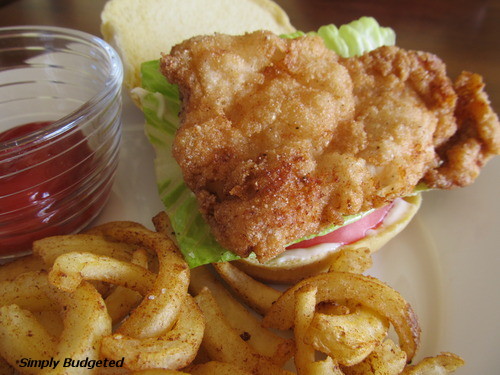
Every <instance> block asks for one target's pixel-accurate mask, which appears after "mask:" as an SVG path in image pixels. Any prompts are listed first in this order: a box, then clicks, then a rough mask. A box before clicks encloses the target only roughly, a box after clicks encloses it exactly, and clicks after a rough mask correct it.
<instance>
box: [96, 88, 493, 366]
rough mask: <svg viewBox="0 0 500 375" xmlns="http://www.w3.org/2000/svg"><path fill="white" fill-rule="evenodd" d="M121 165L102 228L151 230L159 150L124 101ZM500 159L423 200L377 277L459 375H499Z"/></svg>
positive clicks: (157, 206) (383, 255)
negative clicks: (114, 224) (130, 225)
mask: <svg viewBox="0 0 500 375" xmlns="http://www.w3.org/2000/svg"><path fill="white" fill-rule="evenodd" d="M124 102H125V105H124V114H123V122H124V124H123V125H124V129H123V144H122V151H121V161H120V165H119V168H118V172H117V177H116V183H115V185H114V188H113V192H112V196H111V199H110V201H109V203H108V204H107V206H106V207H105V209H104V211H103V213H102V214H101V215H100V217H99V219H98V222H99V223H100V222H106V221H110V220H133V221H137V222H140V223H142V224H144V225H146V226H147V227H149V228H152V224H151V218H152V217H153V216H154V215H155V214H156V213H157V212H159V211H160V210H161V209H162V204H161V202H160V200H159V198H158V195H157V191H156V183H155V177H154V170H153V158H154V154H153V150H152V148H151V146H150V145H149V143H148V141H147V139H146V137H145V135H144V130H143V117H142V113H141V112H140V111H139V110H138V109H137V108H136V107H135V106H134V105H133V104H132V103H131V101H130V99H128V97H127V96H125V97H124ZM499 185H500V158H498V159H497V160H493V161H491V162H490V163H489V164H488V165H487V166H486V168H485V169H484V170H483V172H482V174H481V176H480V177H479V179H478V180H477V182H476V183H475V184H474V185H472V186H470V187H467V188H463V189H456V190H452V191H446V192H428V193H425V194H424V201H423V206H422V208H421V210H420V212H419V213H418V214H417V217H416V218H415V219H414V220H413V221H412V222H411V223H410V225H409V226H408V228H407V229H406V230H405V231H404V232H403V233H401V234H400V235H399V236H398V237H396V238H395V239H393V240H392V241H391V242H390V243H389V244H388V245H386V246H385V247H384V248H383V249H382V250H381V251H379V252H378V253H377V254H376V255H375V265H374V267H373V269H372V270H371V272H370V273H371V274H373V275H375V276H377V277H378V278H380V279H381V280H383V281H385V282H387V283H388V284H389V285H391V286H392V287H394V288H395V289H396V290H398V291H399V292H400V293H401V294H402V295H403V296H404V297H405V298H406V299H407V300H408V301H409V302H410V303H411V304H412V306H413V307H414V309H415V311H416V313H417V315H418V317H419V319H420V323H421V327H422V345H421V349H420V351H419V354H418V357H417V359H420V358H423V357H425V356H432V355H435V354H438V353H439V352H441V351H449V352H453V353H456V354H458V355H460V356H462V357H463V358H464V359H465V360H466V366H465V367H464V368H462V369H461V370H459V371H458V372H457V374H493V373H495V371H494V370H496V369H497V367H498V366H497V362H498V359H497V357H498V355H497V351H498V348H499V347H500V323H499V318H498V310H499V309H500V302H499V300H498V299H497V298H498V286H499V282H498V281H499V277H498V275H499V274H500V256H499V254H498V252H497V250H498V248H499V245H498V244H499V242H500V241H499V240H500V235H499V233H500V225H499V224H500V199H498V198H499V194H498V191H499Z"/></svg>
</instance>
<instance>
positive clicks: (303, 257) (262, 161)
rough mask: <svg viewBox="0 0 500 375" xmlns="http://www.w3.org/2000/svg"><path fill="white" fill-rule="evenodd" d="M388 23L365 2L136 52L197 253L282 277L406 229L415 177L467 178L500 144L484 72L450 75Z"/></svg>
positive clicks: (178, 211) (138, 93)
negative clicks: (343, 12) (142, 55)
mask: <svg viewBox="0 0 500 375" xmlns="http://www.w3.org/2000/svg"><path fill="white" fill-rule="evenodd" d="M346 30H347V31H346ZM346 32H348V33H350V35H351V36H352V35H355V36H356V37H355V38H346V37H345V33H346ZM394 39H395V38H394V33H393V31H392V30H390V29H388V28H382V27H380V26H379V25H378V24H377V23H376V21H375V20H373V19H371V18H366V17H365V18H362V19H360V20H358V21H355V22H353V23H351V24H350V25H347V26H344V27H343V28H341V29H337V28H336V27H335V26H333V25H330V26H327V27H324V28H321V29H320V30H318V32H315V33H309V34H303V33H300V32H295V33H292V34H288V35H286V36H283V35H282V36H278V35H276V34H274V33H272V32H270V31H262V30H259V31H254V32H249V33H245V34H241V35H229V34H223V33H217V34H210V35H202V36H195V37H192V38H188V39H187V40H185V41H182V42H181V43H179V44H177V45H175V46H174V47H173V48H172V49H171V50H170V51H164V53H163V54H162V57H161V58H160V60H155V61H151V62H147V63H144V64H143V65H142V73H143V74H142V88H140V89H136V90H134V95H135V97H136V100H137V101H138V102H139V103H140V105H141V107H142V109H143V111H144V113H145V115H146V118H147V122H148V124H147V133H148V136H149V139H150V141H151V143H152V144H153V145H154V147H155V150H156V153H157V160H156V167H157V174H158V182H159V191H160V195H161V197H162V199H163V202H164V204H165V207H166V211H167V213H168V214H169V216H170V220H171V222H172V227H173V230H174V231H175V233H176V236H177V240H178V242H179V246H180V248H181V251H183V253H184V256H185V257H186V260H187V261H188V263H190V264H191V265H192V266H197V265H200V264H204V263H211V262H220V261H226V260H233V259H240V260H239V261H238V262H239V266H240V267H242V268H244V269H245V270H246V271H247V272H248V273H250V274H252V275H254V276H256V277H259V278H261V279H264V280H268V281H277V282H290V281H295V280H297V279H300V278H303V277H306V276H309V275H311V274H314V273H318V272H321V271H324V270H327V269H328V267H329V265H330V264H331V262H332V260H333V259H335V256H336V254H338V251H339V249H345V248H346V247H347V248H359V247H367V248H369V249H370V251H375V250H377V249H378V248H379V247H380V246H382V245H383V244H385V243H386V242H387V241H388V240H389V239H390V238H392V237H394V236H395V235H396V234H397V233H399V232H400V231H401V230H402V229H403V228H404V227H405V226H406V225H407V224H408V222H409V221H410V220H411V218H412V217H413V216H414V215H415V213H416V211H417V210H418V207H419V205H420V200H421V194H420V193H421V191H422V190H429V189H450V188H454V187H461V186H466V185H468V184H470V183H472V182H473V181H474V179H475V178H476V177H477V176H478V174H479V171H480V169H481V167H482V166H483V165H484V164H485V163H486V162H487V161H488V160H489V159H490V158H491V157H492V156H493V155H496V154H499V153H500V125H499V122H498V118H497V115H496V114H495V113H494V111H493V110H492V108H491V106H490V104H489V101H488V97H487V95H486V93H485V92H484V89H483V88H484V84H483V82H482V79H481V77H480V76H479V75H477V74H474V73H469V72H464V73H462V74H461V75H460V76H459V77H458V78H457V79H455V80H451V79H450V78H449V77H448V76H447V74H446V67H445V64H444V63H443V62H442V61H441V60H440V59H439V58H438V57H437V56H435V55H433V54H430V53H425V52H419V51H408V50H404V49H402V48H400V47H396V46H395V45H394ZM178 114H179V116H178Z"/></svg>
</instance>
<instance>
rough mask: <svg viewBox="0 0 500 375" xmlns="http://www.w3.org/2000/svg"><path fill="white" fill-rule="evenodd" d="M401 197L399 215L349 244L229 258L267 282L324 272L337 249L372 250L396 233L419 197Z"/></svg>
mask: <svg viewBox="0 0 500 375" xmlns="http://www.w3.org/2000/svg"><path fill="white" fill-rule="evenodd" d="M404 200H405V201H406V202H407V203H409V204H408V205H406V207H405V210H404V212H403V213H402V214H401V217H399V218H398V219H397V220H396V221H394V222H391V223H389V224H388V225H385V224H382V226H380V227H379V228H378V229H376V230H373V231H372V233H371V234H369V235H367V236H366V237H364V238H362V239H361V240H359V241H356V242H354V243H351V244H349V245H345V246H339V247H338V248H336V249H335V250H331V251H327V252H325V253H322V254H318V255H315V256H311V257H308V258H300V259H290V260H282V259H281V260H277V259H279V256H278V258H275V259H272V260H270V261H268V262H266V263H259V261H258V260H257V259H242V260H237V261H235V262H233V264H234V265H235V266H237V267H238V268H239V269H241V270H242V271H244V272H246V273H247V274H248V275H250V276H252V277H254V278H256V279H259V280H262V281H265V282H271V283H286V284H289V283H296V282H297V281H299V280H302V279H304V278H306V277H310V276H313V275H317V274H319V273H322V272H326V271H328V269H329V268H330V266H331V265H332V264H333V263H334V262H335V260H336V259H337V257H338V256H339V251H340V250H341V249H342V250H349V249H358V248H361V247H366V248H368V249H370V251H371V252H372V253H373V252H375V251H377V250H378V249H380V248H381V247H382V246H384V245H385V244H386V243H387V242H389V240H391V239H392V238H393V237H395V236H396V235H397V234H398V233H400V232H401V231H402V230H403V229H404V228H405V227H406V226H407V225H408V223H409V222H410V221H411V219H412V218H413V216H415V214H416V213H417V211H418V209H419V208H420V204H421V201H422V197H421V195H420V194H417V195H414V196H410V197H406V198H404ZM389 214H390V213H389ZM305 251H307V250H305Z"/></svg>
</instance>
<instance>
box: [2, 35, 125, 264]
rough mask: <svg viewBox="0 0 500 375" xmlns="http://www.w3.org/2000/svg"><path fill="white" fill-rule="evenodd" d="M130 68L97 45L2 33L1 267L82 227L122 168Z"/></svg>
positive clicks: (80, 39)
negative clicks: (124, 92)
mask: <svg viewBox="0 0 500 375" xmlns="http://www.w3.org/2000/svg"><path fill="white" fill-rule="evenodd" d="M122 80H123V68H122V64H121V61H120V58H119V56H118V54H117V53H116V52H115V51H114V50H113V48H111V47H110V46H109V45H108V44H107V43H106V42H104V41H103V40H101V39H100V38H98V37H96V36H93V35H90V34H86V33H84V32H80V31H76V30H70V29H65V28H59V27H45V26H19V27H4V28H0V114H1V115H0V261H2V260H4V261H5V260H6V259H9V258H14V257H18V256H21V255H25V254H27V253H29V252H30V251H31V245H32V243H33V241H34V240H36V239H39V238H42V237H46V236H51V235H57V234H67V233H73V232H77V231H79V230H81V229H83V228H85V227H86V226H87V225H88V224H89V223H90V222H91V221H92V220H93V219H94V218H95V217H96V216H97V215H98V214H99V213H100V211H101V209H102V208H103V207H104V205H105V203H106V200H107V198H108V196H109V193H110V190H111V186H112V183H113V177H114V174H115V171H116V167H117V163H118V151H119V144H120V134H121V105H122V103H121V86H122Z"/></svg>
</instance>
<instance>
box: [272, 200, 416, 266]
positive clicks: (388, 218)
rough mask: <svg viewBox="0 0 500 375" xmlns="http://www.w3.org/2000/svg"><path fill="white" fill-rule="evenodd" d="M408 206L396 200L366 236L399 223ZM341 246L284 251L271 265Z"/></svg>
mask: <svg viewBox="0 0 500 375" xmlns="http://www.w3.org/2000/svg"><path fill="white" fill-rule="evenodd" d="M410 206H411V204H410V203H408V202H407V201H405V200H404V199H402V198H398V199H396V200H395V201H394V204H393V205H392V207H391V209H390V210H389V212H387V214H386V215H385V217H384V221H383V222H382V224H381V225H380V226H379V227H378V228H377V229H369V230H368V231H367V232H366V236H367V237H368V236H373V235H375V234H377V233H378V232H379V231H382V230H384V229H385V228H386V227H387V226H389V225H392V224H394V223H397V222H398V221H400V220H401V219H402V218H403V217H404V215H405V214H406V212H407V211H408V209H409V208H410ZM341 246H342V244H341V243H322V244H318V245H314V246H311V247H308V248H305V249H300V248H299V249H291V250H287V251H285V252H284V253H281V254H280V255H278V256H277V257H276V258H274V259H273V263H275V264H277V265H279V264H282V263H285V262H298V261H301V260H306V259H310V258H311V257H315V256H318V255H321V254H326V253H329V252H332V251H337V250H338V249H339V248H340V247H341Z"/></svg>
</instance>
